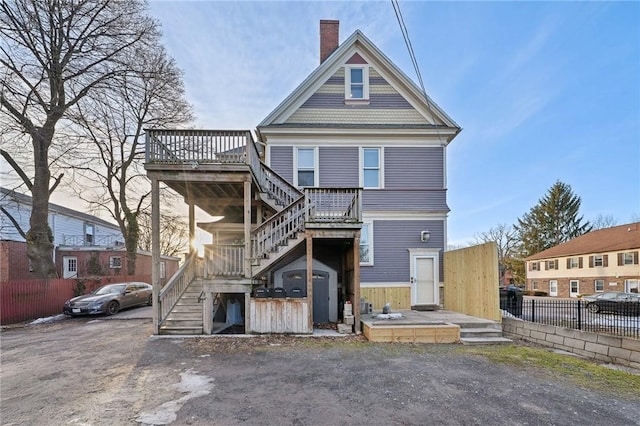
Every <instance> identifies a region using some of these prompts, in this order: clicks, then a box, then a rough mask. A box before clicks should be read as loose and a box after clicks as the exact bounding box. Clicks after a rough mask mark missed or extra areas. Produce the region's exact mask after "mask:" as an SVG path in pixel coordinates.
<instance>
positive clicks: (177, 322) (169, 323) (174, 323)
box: [162, 318, 203, 327]
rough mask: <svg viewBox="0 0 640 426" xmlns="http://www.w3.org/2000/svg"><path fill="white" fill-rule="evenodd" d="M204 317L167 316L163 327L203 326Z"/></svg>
mask: <svg viewBox="0 0 640 426" xmlns="http://www.w3.org/2000/svg"><path fill="white" fill-rule="evenodd" d="M202 325H203V324H202V318H200V319H199V320H198V319H194V320H188V319H182V318H180V319H178V318H167V319H166V320H165V321H164V323H163V324H162V326H163V327H202Z"/></svg>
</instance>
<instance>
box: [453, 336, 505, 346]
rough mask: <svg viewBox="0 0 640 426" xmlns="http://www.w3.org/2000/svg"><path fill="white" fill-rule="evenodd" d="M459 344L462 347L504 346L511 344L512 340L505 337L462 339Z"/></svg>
mask: <svg viewBox="0 0 640 426" xmlns="http://www.w3.org/2000/svg"><path fill="white" fill-rule="evenodd" d="M460 343H462V344H463V345H506V344H510V343H513V340H511V339H507V338H505V337H462V338H460Z"/></svg>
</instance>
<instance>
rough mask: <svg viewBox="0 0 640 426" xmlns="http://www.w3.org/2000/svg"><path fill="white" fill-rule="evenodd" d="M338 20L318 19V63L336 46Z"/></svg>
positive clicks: (338, 30) (338, 33)
mask: <svg viewBox="0 0 640 426" xmlns="http://www.w3.org/2000/svg"><path fill="white" fill-rule="evenodd" d="M339 35H340V21H331V20H326V19H321V20H320V63H323V62H324V60H325V59H327V58H328V57H329V55H331V54H332V53H333V51H334V50H336V49H337V48H338V38H339Z"/></svg>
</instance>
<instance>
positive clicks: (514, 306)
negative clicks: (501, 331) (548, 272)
mask: <svg viewBox="0 0 640 426" xmlns="http://www.w3.org/2000/svg"><path fill="white" fill-rule="evenodd" d="M637 305H638V304H637V303H635V304H624V303H622V304H620V305H619V306H601V307H598V308H596V307H595V306H589V303H588V302H586V301H584V300H580V299H576V300H568V299H559V300H558V299H548V298H529V297H524V298H522V299H519V300H508V301H507V304H506V306H501V308H502V309H504V310H506V311H507V312H509V314H511V315H513V316H515V317H517V318H520V319H523V320H525V321H531V322H537V323H541V324H548V325H555V326H559V327H566V328H573V329H577V330H583V331H591V332H594V333H606V334H612V335H616V336H625V337H634V338H636V339H639V338H640V310H639V307H638V306H637Z"/></svg>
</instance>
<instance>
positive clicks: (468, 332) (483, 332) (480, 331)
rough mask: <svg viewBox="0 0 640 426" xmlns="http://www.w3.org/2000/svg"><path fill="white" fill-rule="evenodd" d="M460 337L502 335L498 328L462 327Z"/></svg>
mask: <svg viewBox="0 0 640 426" xmlns="http://www.w3.org/2000/svg"><path fill="white" fill-rule="evenodd" d="M460 337H502V330H498V329H496V328H460Z"/></svg>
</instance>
